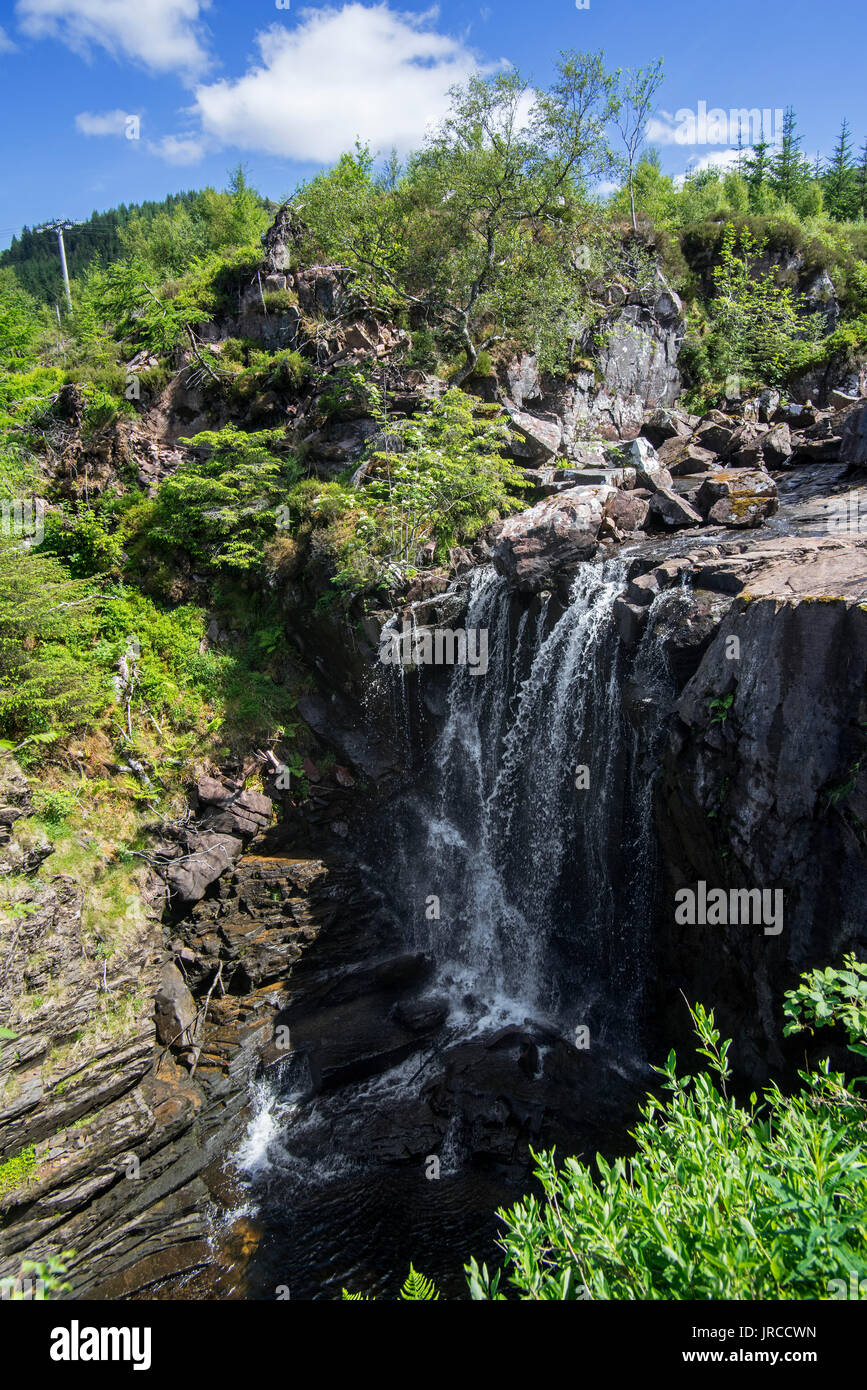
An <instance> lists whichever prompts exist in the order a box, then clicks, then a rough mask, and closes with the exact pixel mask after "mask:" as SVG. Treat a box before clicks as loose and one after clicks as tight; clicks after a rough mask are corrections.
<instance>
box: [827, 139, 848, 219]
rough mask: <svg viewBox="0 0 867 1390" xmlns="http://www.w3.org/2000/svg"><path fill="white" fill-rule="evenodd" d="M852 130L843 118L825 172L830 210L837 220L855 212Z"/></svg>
mask: <svg viewBox="0 0 867 1390" xmlns="http://www.w3.org/2000/svg"><path fill="white" fill-rule="evenodd" d="M852 175H853V169H852V131H851V128H850V126H849V122H848V121H847V120H846V119H845V117H844V119H843V124H842V125H841V127H840V135H839V137H838V139H837V144H836V145H835V146H834V152H833V154H832V155H831V162H830V164H829V166H828V170H827V173H826V174H825V193H826V197H827V202H828V211H829V212H830V214H831V216H832V217H833V218H834V220H835V221H837V222H845V221H846V218H847V217H849V216H851V214H852V212H853V210H854V209H853V202H854V199H853V196H852V195H853V192H854V188H853V177H852Z"/></svg>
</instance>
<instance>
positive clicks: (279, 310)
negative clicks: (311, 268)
mask: <svg viewBox="0 0 867 1390" xmlns="http://www.w3.org/2000/svg"><path fill="white" fill-rule="evenodd" d="M262 299H263V300H264V302H265V308H266V309H267V310H268V313H269V314H285V313H286V312H287V310H288V309H295V308H297V306H298V296H297V294H296V293H295V291H294V290H290V289H282V290H266V291H265V293H264V294H263V296H262Z"/></svg>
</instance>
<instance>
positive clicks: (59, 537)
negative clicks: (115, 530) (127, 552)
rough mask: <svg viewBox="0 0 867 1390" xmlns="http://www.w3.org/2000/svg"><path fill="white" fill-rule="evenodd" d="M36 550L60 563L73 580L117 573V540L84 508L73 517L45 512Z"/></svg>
mask: <svg viewBox="0 0 867 1390" xmlns="http://www.w3.org/2000/svg"><path fill="white" fill-rule="evenodd" d="M40 550H41V551H43V552H44V553H45V554H48V555H56V556H57V558H58V559H60V560H62V561H63V563H64V564H65V566H66V568H67V569H68V570H69V572H70V574H71V575H72V576H73V578H74V579H85V578H88V577H89V576H91V575H94V574H104V573H105V572H106V571H108V570H117V568H118V566H119V564H120V560H121V546H120V539H119V537H118V536H117V535H116V534H112V533H111V532H109V531H108V530H107V529H106V526H105V522H104V521H103V519H102V517H101V516H100V515H99V514H98V513H97V512H96V511H94V510H93V509H91V508H88V507H85V508H82V510H81V511H80V512H78V514H77V515H75V516H67V515H64V514H63V513H58V512H49V513H48V514H47V515H46V518H45V539H44V541H43V542H42V545H41V546H40Z"/></svg>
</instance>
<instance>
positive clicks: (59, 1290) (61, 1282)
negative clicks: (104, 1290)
mask: <svg viewBox="0 0 867 1390" xmlns="http://www.w3.org/2000/svg"><path fill="white" fill-rule="evenodd" d="M74 1259H75V1251H74V1250H64V1251H63V1252H62V1253H61V1254H60V1255H48V1256H46V1258H45V1259H44V1260H22V1262H21V1268H20V1270H19V1272H18V1277H17V1278H13V1277H11V1276H8V1277H7V1278H5V1279H0V1294H2V1297H3V1298H8V1299H10V1300H11V1301H12V1302H13V1303H15V1302H29V1301H30V1300H31V1299H32V1298H33V1297H35V1298H37V1299H44V1298H52V1297H53V1296H54V1295H55V1294H63V1293H68V1292H69V1290H70V1289H71V1288H72V1285H71V1284H70V1283H68V1282H67V1280H66V1279H64V1277H63V1276H64V1275H65V1274H66V1273H67V1271H68V1268H69V1263H70V1261H71V1260H74ZM34 1282H35V1289H34Z"/></svg>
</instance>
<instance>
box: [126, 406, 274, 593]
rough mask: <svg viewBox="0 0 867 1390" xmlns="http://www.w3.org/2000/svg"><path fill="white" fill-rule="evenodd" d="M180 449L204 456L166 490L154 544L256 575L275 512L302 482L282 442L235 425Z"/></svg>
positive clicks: (152, 521) (188, 463)
mask: <svg viewBox="0 0 867 1390" xmlns="http://www.w3.org/2000/svg"><path fill="white" fill-rule="evenodd" d="M181 442H182V443H186V444H189V445H191V446H192V447H193V448H194V449H196V450H198V451H200V453H198V454H197V455H194V456H191V457H189V458H187V459H185V460H184V462H183V463H182V464H181V465H180V466H179V467H178V468H177V469H176V471H175V472H174V473H173V474H171V476H170V477H168V478H166V479H165V480H164V481H163V483H162V484H161V486H160V490H159V493H158V494H157V499H156V506H155V507H154V509H153V511H152V513H151V516H150V518H149V519H148V523H147V537H148V539H149V540H150V541H151V542H156V543H157V544H159V545H163V546H180V547H182V548H183V549H184V550H186V551H188V552H189V554H190V555H191V556H192V557H193V559H194V560H196V561H199V562H202V563H205V564H208V565H212V566H221V565H224V566H226V567H228V568H229V569H234V570H244V569H249V568H250V567H251V566H252V565H254V564H257V563H258V562H259V561H260V560H261V558H262V550H263V545H264V541H265V540H266V539H267V538H268V537H269V536H271V535H273V532H274V527H275V511H274V509H275V507H276V505H277V503H278V502H279V501H280V499H281V498H282V496H283V495H284V492H285V490H286V489H287V487H288V486H290V485H291V483H292V482H294V481H295V479H296V478H297V475H298V472H297V467H296V465H295V463H294V461H293V460H292V459H290V458H289V457H287V456H286V454H285V453H284V454H283V455H282V456H278V455H277V453H276V452H275V451H276V449H277V448H278V447H279V446H281V445H282V444H283V443H284V437H283V435H282V434H281V433H280V432H279V431H274V430H264V431H260V432H259V433H256V434H245V433H243V432H242V431H241V430H238V429H236V428H235V427H234V426H232V425H229V426H227V427H226V428H225V429H223V430H219V431H213V430H210V431H205V432H204V433H203V434H198V435H196V436H195V438H194V439H191V440H182V441H181ZM202 453H204V457H202V456H201V454H202Z"/></svg>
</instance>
